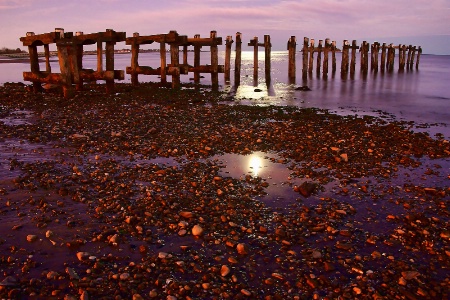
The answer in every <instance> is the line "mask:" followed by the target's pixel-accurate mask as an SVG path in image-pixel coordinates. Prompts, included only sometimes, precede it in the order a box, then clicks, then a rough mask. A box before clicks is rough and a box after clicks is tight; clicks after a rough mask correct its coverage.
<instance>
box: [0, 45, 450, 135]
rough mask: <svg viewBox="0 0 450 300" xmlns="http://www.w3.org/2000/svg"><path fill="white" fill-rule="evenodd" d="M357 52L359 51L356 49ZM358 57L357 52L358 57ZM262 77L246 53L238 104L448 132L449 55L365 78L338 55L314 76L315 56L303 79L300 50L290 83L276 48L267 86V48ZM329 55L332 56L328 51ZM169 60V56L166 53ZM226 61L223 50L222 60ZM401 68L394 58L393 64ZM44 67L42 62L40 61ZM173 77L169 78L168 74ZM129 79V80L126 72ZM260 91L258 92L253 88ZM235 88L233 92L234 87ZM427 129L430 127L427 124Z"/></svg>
mask: <svg viewBox="0 0 450 300" xmlns="http://www.w3.org/2000/svg"><path fill="white" fill-rule="evenodd" d="M358 54H359V53H358ZM188 56H189V58H188V62H189V63H190V64H193V53H189V55H188ZM358 56H359V55H358ZM259 58H260V61H259V77H258V80H257V81H256V82H255V80H254V79H253V52H251V51H244V52H243V53H242V70H241V86H240V87H239V88H238V89H237V91H236V96H237V99H238V100H237V101H236V103H240V104H250V105H270V104H274V105H296V106H300V107H319V108H326V109H330V110H331V111H334V112H337V113H341V114H361V115H362V114H369V115H378V113H379V111H380V110H381V111H383V112H387V113H389V114H392V115H394V116H395V117H396V118H398V119H402V120H408V121H409V120H412V121H416V122H418V123H429V124H438V125H439V126H436V125H432V126H430V127H429V128H426V129H420V130H426V131H428V132H430V134H435V133H437V132H440V133H443V134H444V135H445V136H446V137H449V136H450V89H449V86H448V82H449V79H450V56H436V55H422V56H421V60H420V65H419V69H418V70H416V69H415V68H414V69H413V70H405V71H404V72H403V73H399V72H398V71H397V70H394V72H393V73H382V72H380V71H379V72H378V73H371V72H369V73H368V74H367V76H366V77H365V78H364V77H363V76H362V74H361V73H360V71H359V61H357V65H356V72H355V76H354V78H350V76H348V77H347V79H341V75H340V54H338V55H337V71H336V74H334V75H333V74H332V73H331V59H330V61H329V72H328V77H327V78H323V76H322V73H320V75H317V74H316V66H315V64H316V58H315V59H314V71H313V74H312V75H311V76H310V77H309V78H308V79H307V80H302V76H301V75H302V74H301V72H302V70H301V68H302V66H301V64H302V61H301V53H300V52H299V53H298V54H297V80H296V82H295V83H289V79H288V56H287V52H286V51H274V52H272V59H271V65H272V72H271V76H272V80H271V84H270V85H269V86H267V85H266V82H265V78H264V77H265V75H264V52H260V53H259ZM330 58H331V55H330ZM168 59H169V55H168ZM209 59H210V58H209V53H208V52H204V53H202V64H208V63H209ZM130 60H131V56H130V54H117V55H116V56H115V69H122V70H124V69H125V68H126V67H127V66H129V65H130ZM139 63H140V64H141V65H148V66H152V67H158V66H159V53H145V54H141V55H140V57H139ZM223 63H224V56H223V53H221V56H220V58H219V64H223ZM51 65H52V70H54V71H55V70H59V65H58V62H57V61H54V62H52V63H51ZM83 66H84V67H85V68H95V67H96V57H95V56H85V57H84V58H83ZM397 67H398V58H396V65H395V68H397ZM233 68H234V57H232V70H231V72H232V73H231V79H232V81H231V85H233V84H234V82H233V79H234V73H233V72H234V69H233ZM29 69H30V67H29V64H28V62H27V61H25V62H24V63H0V84H4V83H5V82H19V81H23V79H22V72H23V71H29ZM41 69H44V65H43V64H42V65H41ZM192 77H193V75H192V74H188V75H182V78H181V80H182V82H189V81H190V80H191V79H192ZM204 77H205V78H202V79H201V82H202V83H204V84H210V83H211V80H210V75H208V74H204ZM168 78H169V80H170V76H169V77H168ZM219 78H220V85H221V86H222V87H223V88H224V89H227V88H230V87H227V86H226V85H225V84H224V80H223V76H222V74H220V75H219ZM139 80H140V81H141V82H145V81H155V82H157V81H159V79H158V77H157V76H142V75H141V76H139ZM125 82H130V77H129V76H128V75H126V78H125ZM305 85H306V86H308V87H309V88H310V89H311V91H307V92H305V91H299V90H296V89H295V88H296V87H299V86H305ZM256 87H257V88H258V89H260V90H262V91H260V92H255V88H256ZM231 90H233V88H232V86H231ZM427 127H428V126H427Z"/></svg>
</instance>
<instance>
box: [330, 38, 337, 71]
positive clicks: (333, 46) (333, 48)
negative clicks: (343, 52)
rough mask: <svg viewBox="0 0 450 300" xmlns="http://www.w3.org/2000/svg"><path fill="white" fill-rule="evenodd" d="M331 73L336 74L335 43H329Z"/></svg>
mask: <svg viewBox="0 0 450 300" xmlns="http://www.w3.org/2000/svg"><path fill="white" fill-rule="evenodd" d="M331 72H332V74H334V73H336V41H332V42H331Z"/></svg>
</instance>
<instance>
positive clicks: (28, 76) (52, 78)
mask: <svg viewBox="0 0 450 300" xmlns="http://www.w3.org/2000/svg"><path fill="white" fill-rule="evenodd" d="M23 80H25V81H32V82H41V83H53V84H61V83H62V78H61V74H59V73H48V72H39V73H33V72H23Z"/></svg>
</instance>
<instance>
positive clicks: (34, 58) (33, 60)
mask: <svg viewBox="0 0 450 300" xmlns="http://www.w3.org/2000/svg"><path fill="white" fill-rule="evenodd" d="M27 34H28V33H27ZM33 35H34V33H33ZM28 53H29V55H30V68H31V73H33V74H39V73H40V72H41V70H40V67H39V56H38V51H37V47H36V46H35V45H30V46H28ZM33 91H34V92H41V91H42V85H41V83H40V82H38V81H33Z"/></svg>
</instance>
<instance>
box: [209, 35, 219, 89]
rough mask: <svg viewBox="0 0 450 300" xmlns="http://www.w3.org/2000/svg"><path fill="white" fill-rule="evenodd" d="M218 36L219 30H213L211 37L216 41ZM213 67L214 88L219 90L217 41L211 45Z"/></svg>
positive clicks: (212, 80)
mask: <svg viewBox="0 0 450 300" xmlns="http://www.w3.org/2000/svg"><path fill="white" fill-rule="evenodd" d="M216 37H217V32H216V31H211V33H210V38H211V39H212V40H213V41H214V40H215V38H216ZM211 67H212V72H211V82H212V89H213V90H217V89H218V88H219V49H218V47H217V44H216V43H215V42H213V44H212V45H211Z"/></svg>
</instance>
